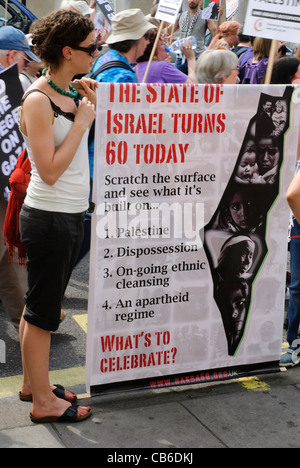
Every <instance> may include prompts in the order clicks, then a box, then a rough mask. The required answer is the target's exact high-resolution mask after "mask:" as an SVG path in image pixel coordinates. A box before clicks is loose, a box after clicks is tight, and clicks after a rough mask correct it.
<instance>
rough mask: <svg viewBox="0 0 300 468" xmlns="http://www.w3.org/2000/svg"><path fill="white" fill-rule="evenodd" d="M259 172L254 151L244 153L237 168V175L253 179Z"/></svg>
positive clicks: (244, 178) (241, 177) (245, 178)
mask: <svg viewBox="0 0 300 468" xmlns="http://www.w3.org/2000/svg"><path fill="white" fill-rule="evenodd" d="M257 172H258V166H257V163H256V154H255V153H254V152H253V151H251V152H248V153H245V154H243V156H242V159H241V162H240V164H239V167H238V170H237V176H238V177H239V178H240V179H243V180H251V179H252V177H253V175H254V174H256V173H257Z"/></svg>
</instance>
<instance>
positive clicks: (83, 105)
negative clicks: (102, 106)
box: [75, 97, 96, 130]
mask: <svg viewBox="0 0 300 468" xmlns="http://www.w3.org/2000/svg"><path fill="white" fill-rule="evenodd" d="M95 118H96V110H95V106H94V104H93V103H92V102H91V101H89V100H88V99H87V98H86V97H84V98H82V100H81V101H79V105H78V110H77V113H76V116H75V123H76V124H78V125H81V126H82V127H83V128H84V130H86V129H87V128H89V127H90V126H91V125H92V123H93V122H94V120H95Z"/></svg>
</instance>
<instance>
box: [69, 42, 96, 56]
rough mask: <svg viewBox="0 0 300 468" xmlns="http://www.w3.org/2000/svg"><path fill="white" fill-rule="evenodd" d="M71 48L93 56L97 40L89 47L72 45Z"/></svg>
mask: <svg viewBox="0 0 300 468" xmlns="http://www.w3.org/2000/svg"><path fill="white" fill-rule="evenodd" d="M72 49H74V50H81V51H82V52H86V53H87V54H89V55H90V56H91V57H93V56H94V55H95V54H96V52H97V42H94V43H93V44H91V45H90V47H80V46H76V47H72Z"/></svg>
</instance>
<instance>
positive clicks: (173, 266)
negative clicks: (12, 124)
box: [86, 83, 300, 394]
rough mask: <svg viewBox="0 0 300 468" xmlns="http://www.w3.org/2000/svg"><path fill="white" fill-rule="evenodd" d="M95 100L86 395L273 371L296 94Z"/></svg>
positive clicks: (153, 94)
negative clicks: (279, 115) (278, 115)
mask: <svg viewBox="0 0 300 468" xmlns="http://www.w3.org/2000/svg"><path fill="white" fill-rule="evenodd" d="M98 93H99V95H101V99H99V102H98V109H97V125H96V152H95V174H94V195H93V200H94V202H95V203H96V212H95V215H94V218H93V226H92V247H91V269H90V288H89V291H90V294H89V312H88V343H87V365H86V369H87V391H89V392H91V394H97V392H99V391H100V392H101V391H102V389H104V388H112V387H114V386H119V385H124V386H128V385H132V386H133V387H134V386H136V387H137V386H141V385H145V386H150V387H153V388H156V386H157V385H160V384H159V383H158V382H162V384H161V385H162V386H169V385H176V384H182V383H195V382H200V381H212V380H219V379H223V378H232V376H238V375H239V372H249V370H250V369H251V370H252V371H253V368H254V370H256V371H257V370H258V369H259V368H263V369H264V370H266V369H267V368H270V367H271V368H272V369H274V368H276V369H278V362H279V359H280V354H281V341H282V327H283V315H284V297H285V274H286V261H287V232H288V225H289V216H290V211H289V209H288V206H287V203H286V200H285V193H286V189H287V186H288V184H289V183H290V181H291V179H292V177H293V171H294V167H295V158H296V147H297V139H298V130H299V128H298V127H299V105H298V106H297V105H296V104H295V103H296V102H298V103H299V98H300V96H299V90H294V88H292V87H285V86H276V87H274V86H273V87H272V86H264V87H261V86H258V85H256V86H245V87H244V86H238V85H237V86H219V85H171V84H170V85H164V84H147V85H143V84H126V83H124V84H116V83H110V84H104V83H103V84H100V87H99V88H98ZM293 93H294V94H293ZM297 100H298V101H297ZM279 104H281V109H282V119H281V125H278V120H276V119H275V109H276V112H277V108H278V107H279ZM273 114H274V119H272V115H273ZM266 154H268V155H269V157H268V161H266V160H265V155H266ZM245 167H247V168H248V169H245ZM249 168H250V169H249ZM229 265H230V268H229Z"/></svg>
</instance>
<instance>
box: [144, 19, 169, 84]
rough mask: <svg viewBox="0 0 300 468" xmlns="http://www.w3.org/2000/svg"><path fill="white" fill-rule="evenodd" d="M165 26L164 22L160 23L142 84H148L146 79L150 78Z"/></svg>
mask: <svg viewBox="0 0 300 468" xmlns="http://www.w3.org/2000/svg"><path fill="white" fill-rule="evenodd" d="M163 26H164V21H162V22H161V23H160V25H159V28H158V31H157V35H156V38H155V42H154V44H153V48H152V52H151V55H150V58H149V62H148V65H147V69H146V71H145V75H144V78H143V81H142V83H145V82H146V79H147V76H148V73H149V68H150V65H151V62H152V60H153V57H154V54H155V51H156V48H157V44H158V41H159V38H160V35H161V32H162V29H163Z"/></svg>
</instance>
